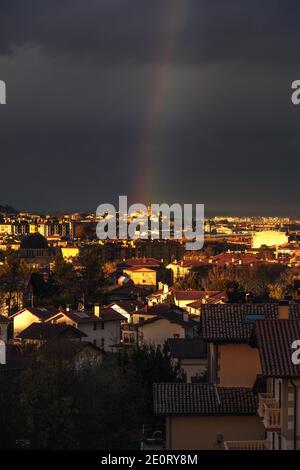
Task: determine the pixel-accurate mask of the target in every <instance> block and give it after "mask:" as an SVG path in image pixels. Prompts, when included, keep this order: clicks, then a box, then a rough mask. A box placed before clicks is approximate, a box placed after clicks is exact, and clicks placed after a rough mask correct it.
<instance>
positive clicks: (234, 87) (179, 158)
mask: <svg viewBox="0 0 300 470" xmlns="http://www.w3.org/2000/svg"><path fill="white" fill-rule="evenodd" d="M299 13H300V4H299V1H296V0H295V1H283V0H280V1H279V0H278V1H276V0H272V1H271V0H264V1H261V0H248V1H246V0H245V1H243V2H241V1H240V0H237V1H230V0H228V1H226V2H223V1H212V0H205V1H204V0H190V1H185V0H148V1H146V0H86V1H84V0H51V1H50V0H49V1H46V0H36V1H33V0H27V1H26V2H25V1H24V0H1V5H0V79H5V80H6V82H7V89H8V104H7V105H6V106H5V107H0V161H1V173H2V172H3V174H5V175H8V177H5V178H1V183H0V204H1V203H2V204H3V203H9V204H15V205H16V206H17V207H22V208H24V209H34V210H40V211H43V210H47V209H53V210H54V209H72V210H85V209H95V208H96V206H97V205H98V204H99V203H101V202H103V201H107V202H110V201H111V202H115V201H116V198H117V196H118V195H119V194H134V187H135V185H137V183H138V180H141V181H142V182H143V180H144V179H145V180H147V177H149V180H150V183H151V190H152V193H151V197H152V198H153V199H154V200H156V201H157V200H158V199H159V201H161V200H162V198H164V200H166V201H167V202H168V201H169V202H172V201H175V200H176V201H181V202H188V201H192V202H204V203H205V204H206V205H207V207H208V208H209V209H212V210H215V211H218V210H219V211H225V212H255V211H257V212H261V213H263V212H273V213H276V212H281V213H283V212H284V213H297V212H300V210H298V205H299V202H300V197H299V195H298V190H297V188H298V173H299V170H300V164H299V163H298V157H297V155H298V149H299V148H300V132H299V130H300V127H299V126H300V124H299V122H300V121H299V117H300V114H299V113H300V107H299V109H298V108H297V107H295V106H292V104H291V100H290V95H291V90H290V85H291V82H292V81H293V80H294V79H297V78H300V65H299V64H300V61H299V50H298V49H299V47H298V44H299V39H300V38H299V35H300V28H299V27H298V18H299ZM161 62H163V63H167V66H166V69H165V72H164V73H163V74H162V73H161V71H160V65H161ZM157 97H159V98H157ZM156 100H158V101H159V103H158V104H159V106H158V111H157V112H156V114H155V122H154V125H153V123H152V124H151V125H150V127H149V119H150V118H149V116H151V109H152V103H153V102H156ZM149 129H150V130H149ZM145 141H146V144H147V145H148V149H149V152H150V158H151V168H150V170H147V169H146V168H147V167H146V166H145V165H144V164H143V158H144V157H143V151H142V149H143V144H145ZM148 171H149V172H150V173H151V174H150V175H145V173H147V172H148Z"/></svg>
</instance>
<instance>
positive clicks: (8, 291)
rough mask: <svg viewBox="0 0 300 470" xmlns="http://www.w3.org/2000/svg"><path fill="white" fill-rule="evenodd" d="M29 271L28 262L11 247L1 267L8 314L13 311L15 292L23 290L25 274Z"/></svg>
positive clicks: (1, 287)
mask: <svg viewBox="0 0 300 470" xmlns="http://www.w3.org/2000/svg"><path fill="white" fill-rule="evenodd" d="M28 272H29V270H28V268H27V267H26V264H25V263H24V262H23V261H22V260H21V259H20V257H19V256H18V253H17V252H16V251H14V250H12V249H11V248H8V249H7V250H6V252H5V261H4V265H3V266H1V267H0V292H1V291H2V295H4V294H5V298H6V300H7V306H8V314H10V313H11V311H12V298H13V293H14V292H18V291H19V292H21V291H22V289H23V285H24V280H25V275H26V274H27V273H28Z"/></svg>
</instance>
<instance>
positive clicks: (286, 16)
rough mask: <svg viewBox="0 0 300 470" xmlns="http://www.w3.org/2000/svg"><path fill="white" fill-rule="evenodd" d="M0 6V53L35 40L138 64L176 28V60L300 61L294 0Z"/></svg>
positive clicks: (44, 1)
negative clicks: (177, 38) (298, 59)
mask: <svg viewBox="0 0 300 470" xmlns="http://www.w3.org/2000/svg"><path fill="white" fill-rule="evenodd" d="M0 8H1V15H0V50H1V51H2V53H9V52H12V51H13V47H14V46H19V45H26V44H33V45H34V44H37V45H40V46H42V47H44V48H45V49H47V50H48V51H49V52H51V51H52V52H56V53H62V54H63V53H69V54H71V55H75V56H81V57H82V58H83V57H86V58H89V57H92V58H93V60H97V61H100V62H103V63H120V62H122V61H133V62H135V63H145V62H148V61H155V60H157V58H158V56H159V54H157V51H158V50H159V48H160V47H161V46H162V41H164V38H165V37H166V36H168V34H170V33H171V34H172V33H176V32H179V36H180V37H179V41H178V43H177V47H176V50H175V51H174V56H173V60H174V61H179V62H183V63H198V62H199V61H201V60H216V59H221V60H228V59H241V60H255V61H257V60H259V59H260V60H264V61H269V60H272V59H273V60H274V59H276V58H277V59H279V60H280V61H285V60H296V59H297V58H299V52H298V49H299V48H298V44H297V39H298V38H299V27H298V18H299V13H300V5H299V2H298V0H287V1H282V0H264V1H263V2H262V1H261V0H251V1H244V2H241V1H240V0H227V1H226V2H221V1H219V0H218V1H214V0H151V1H150V0H149V1H147V0H145V1H143V0H100V1H99V0H86V1H83V0H51V1H50V0H49V1H48V0H27V1H24V0H2V1H1V7H0ZM177 10H178V15H180V16H181V17H179V18H176V11H177ZM172 15H175V20H174V22H172V21H169V19H170V18H171V17H172ZM182 23H183V24H182ZM181 26H183V29H182V30H181V31H180V27H181ZM178 30H179V31H178ZM283 47H285V53H284V54H282V48H283Z"/></svg>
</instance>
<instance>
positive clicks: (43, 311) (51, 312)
mask: <svg viewBox="0 0 300 470" xmlns="http://www.w3.org/2000/svg"><path fill="white" fill-rule="evenodd" d="M26 310H28V311H29V312H30V313H32V315H35V316H36V317H37V318H39V320H41V321H46V320H48V319H49V318H51V317H54V316H55V315H57V314H58V313H59V309H58V308H56V307H54V306H53V305H47V306H46V307H25V308H22V309H21V310H19V311H18V312H16V313H14V314H13V315H11V316H10V317H11V318H13V317H16V316H17V315H20V314H21V313H23V312H25V311H26Z"/></svg>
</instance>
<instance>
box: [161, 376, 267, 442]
mask: <svg viewBox="0 0 300 470" xmlns="http://www.w3.org/2000/svg"><path fill="white" fill-rule="evenodd" d="M153 398H154V414H155V415H157V416H162V417H164V418H165V425H166V439H165V447H166V449H167V450H222V449H224V441H234V440H237V439H240V440H258V439H262V438H263V436H264V426H263V424H262V422H261V420H260V419H259V417H258V416H257V414H256V412H257V405H258V399H257V396H256V395H255V394H254V393H253V392H252V390H251V389H250V388H244V387H238V388H231V387H217V386H216V385H213V384H204V383H168V384H167V383H160V384H154V387H153Z"/></svg>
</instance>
